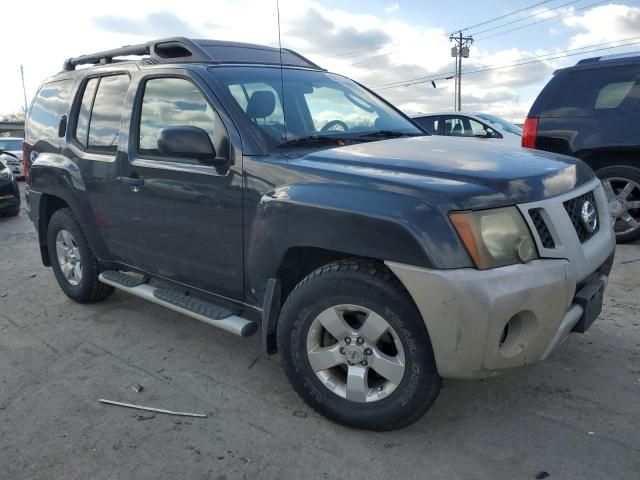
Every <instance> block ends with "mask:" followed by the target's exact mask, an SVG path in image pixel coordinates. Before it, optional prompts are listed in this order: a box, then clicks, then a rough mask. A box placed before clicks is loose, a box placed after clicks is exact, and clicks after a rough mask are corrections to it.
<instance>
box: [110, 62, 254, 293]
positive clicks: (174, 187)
mask: <svg viewBox="0 0 640 480" xmlns="http://www.w3.org/2000/svg"><path fill="white" fill-rule="evenodd" d="M214 102H215V98H214V97H213V94H212V92H211V91H210V90H209V89H208V86H207V85H206V83H204V82H203V81H202V79H201V78H200V77H198V76H197V75H196V74H195V73H193V72H190V71H188V70H166V71H163V70H154V71H153V74H148V75H143V76H141V78H139V79H138V83H137V88H136V97H135V100H134V103H133V115H132V119H131V125H130V128H129V135H130V137H129V142H128V150H129V151H128V156H127V158H123V160H122V162H121V163H120V176H121V181H122V182H124V184H126V185H127V188H125V189H124V192H123V194H122V195H121V196H120V197H119V198H118V199H117V201H118V202H119V204H120V207H121V211H122V212H123V215H122V217H121V220H122V227H123V229H122V232H123V235H125V237H123V239H122V240H123V244H126V249H127V252H126V258H125V260H126V262H127V263H128V264H130V265H132V266H135V267H137V268H139V269H142V270H144V271H147V272H150V273H152V274H155V275H159V276H162V277H165V278H168V279H170V280H173V281H176V282H179V283H182V284H184V285H188V286H192V287H196V288H199V289H203V290H206V291H209V292H214V293H221V294H223V295H226V296H230V297H233V298H239V297H240V296H241V294H242V282H243V276H242V272H243V258H242V245H243V242H242V165H241V154H240V148H239V145H234V144H233V143H232V142H231V141H230V139H229V133H228V128H227V126H225V124H224V123H223V121H222V119H221V117H220V115H219V114H218V112H217V108H220V106H219V105H218V104H217V103H214ZM187 125H190V126H196V127H199V128H202V129H203V130H205V131H206V132H207V133H208V134H209V136H210V137H211V140H212V143H213V145H214V147H215V149H216V152H217V156H224V157H227V158H228V159H229V162H228V164H227V165H226V166H224V167H214V166H211V165H204V164H202V163H200V162H198V161H197V160H195V159H194V160H190V159H185V158H174V157H170V156H166V155H163V154H162V153H161V152H160V151H159V149H158V135H159V133H160V131H161V130H162V129H163V128H164V127H170V126H187ZM231 128H232V127H231ZM236 154H237V155H236ZM234 159H235V161H234ZM237 159H240V160H239V161H237Z"/></svg>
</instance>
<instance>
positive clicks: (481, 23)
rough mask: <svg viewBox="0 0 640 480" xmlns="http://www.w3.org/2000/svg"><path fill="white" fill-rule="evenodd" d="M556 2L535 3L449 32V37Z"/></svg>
mask: <svg viewBox="0 0 640 480" xmlns="http://www.w3.org/2000/svg"><path fill="white" fill-rule="evenodd" d="M554 1H556V0H545V1H543V2H538V3H534V4H533V5H529V6H527V7H522V8H520V9H518V10H514V11H513V12H509V13H505V14H504V15H500V16H499V17H493V18H490V19H488V20H484V21H483V22H480V23H476V24H475V25H471V26H470V27H465V28H461V29H460V30H454V31H452V32H449V33H448V34H447V35H453V34H454V33H456V32H458V31H461V32H464V31H466V30H471V29H472V28H476V27H480V26H482V25H486V24H488V23H493V22H495V21H496V20H502V19H503V18H507V17H510V16H511V15H516V14H518V13H522V12H526V11H527V10H531V9H532V8H536V7H539V6H541V5H544V4H545V3H551V2H554Z"/></svg>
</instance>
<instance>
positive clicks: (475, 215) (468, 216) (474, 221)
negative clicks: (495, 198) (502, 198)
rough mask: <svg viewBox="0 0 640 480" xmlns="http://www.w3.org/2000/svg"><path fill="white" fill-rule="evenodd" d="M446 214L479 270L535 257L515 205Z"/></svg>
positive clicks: (527, 232) (528, 233)
mask: <svg viewBox="0 0 640 480" xmlns="http://www.w3.org/2000/svg"><path fill="white" fill-rule="evenodd" d="M449 218H450V219H451V222H452V223H453V226H454V227H455V229H456V231H457V232H458V235H460V238H461V239H462V242H463V243H464V245H465V247H466V248H467V251H468V252H469V255H471V258H472V259H473V261H474V262H475V264H476V266H477V267H478V268H479V269H481V270H486V269H488V268H496V267H503V266H505V265H513V264H514V263H518V262H522V263H526V262H530V261H531V260H534V259H536V258H538V252H537V250H536V246H535V244H534V243H533V238H532V237H531V232H530V231H529V228H528V227H527V224H526V223H525V221H524V219H523V218H522V215H520V212H519V211H518V209H517V208H516V207H504V208H495V209H492V210H481V211H477V212H453V213H450V214H449Z"/></svg>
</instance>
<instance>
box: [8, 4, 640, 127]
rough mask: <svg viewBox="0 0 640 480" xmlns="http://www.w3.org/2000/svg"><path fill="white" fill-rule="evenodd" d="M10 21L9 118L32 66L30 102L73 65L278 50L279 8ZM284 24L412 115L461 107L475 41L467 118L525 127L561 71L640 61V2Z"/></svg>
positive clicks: (457, 9) (313, 11)
mask: <svg viewBox="0 0 640 480" xmlns="http://www.w3.org/2000/svg"><path fill="white" fill-rule="evenodd" d="M534 4H535V5H537V6H536V7H534V8H527V7H531V6H532V5H534ZM3 10H4V13H5V15H4V19H5V22H3V38H4V39H5V40H4V42H5V43H4V44H5V51H3V53H2V56H1V57H0V58H1V59H2V65H3V66H4V69H5V70H4V72H3V75H2V76H0V116H1V115H3V114H7V113H11V112H17V111H18V110H19V109H20V108H21V106H22V105H23V103H24V102H23V95H22V87H21V82H20V64H23V65H24V69H25V77H26V90H27V97H28V101H29V102H30V101H31V97H32V95H33V94H34V93H35V91H36V89H37V87H38V85H39V84H40V82H41V81H42V80H43V79H44V78H45V77H46V76H48V75H51V74H53V73H55V72H57V71H59V70H60V68H61V66H62V62H63V60H64V59H65V58H66V57H70V56H76V55H79V54H83V53H89V52H91V51H99V50H104V49H108V48H113V47H116V46H120V45H126V44H131V43H140V42H144V41H145V40H148V39H151V38H162V37H167V36H175V35H183V36H192V37H197V38H215V39H222V40H236V41H245V42H253V43H262V44H268V45H274V46H275V45H277V42H278V31H277V15H276V2H275V0H213V1H209V2H203V1H201V0H180V1H179V2H176V1H175V0H153V1H147V0H139V1H135V2H134V1H131V0H127V1H124V0H109V1H103V2H87V1H86V0H84V1H65V0H59V1H56V2H51V1H42V2H36V1H33V0H22V1H20V2H17V1H11V2H7V4H6V5H4V9H3ZM7 10H8V13H7ZM517 10H522V11H520V12H519V13H515V14H513V13H512V12H514V11H517ZM497 17H503V18H500V19H497V20H494V21H489V22H487V21H488V20H492V19H495V18H497ZM25 18H28V21H22V20H21V19H25ZM280 19H281V25H282V44H283V47H288V48H292V49H295V50H297V51H299V52H300V53H302V54H303V55H305V56H307V57H309V58H310V59H311V60H313V61H315V62H316V63H318V64H320V65H321V66H323V67H325V68H327V69H329V70H331V71H334V72H338V73H341V74H345V75H347V76H349V77H351V78H354V79H356V80H358V81H360V82H362V83H364V84H365V85H367V86H369V87H376V88H377V90H376V91H377V92H378V93H379V94H381V95H383V96H384V97H386V98H387V99H388V100H390V101H391V102H393V103H395V104H396V105H397V106H399V107H400V108H401V109H403V110H404V111H405V112H406V113H409V114H414V113H421V112H429V111H440V110H449V109H451V108H452V106H453V81H452V80H446V79H444V78H445V77H447V76H449V75H450V74H451V72H452V70H453V69H454V62H453V58H451V52H450V49H451V44H450V42H449V40H448V35H447V34H448V33H450V32H453V31H457V30H459V29H466V30H464V33H465V34H473V37H474V38H475V43H474V45H473V46H472V48H471V52H470V58H468V59H465V60H464V64H463V71H467V72H468V73H467V74H465V75H463V89H462V91H463V109H465V110H468V111H485V112H490V113H494V114H497V115H501V116H504V117H506V118H509V119H512V120H515V121H522V119H523V118H524V117H525V116H526V113H527V111H528V109H529V107H530V105H531V102H532V101H533V99H534V98H535V96H536V95H537V93H538V91H539V90H540V88H542V86H543V85H544V84H545V83H546V82H547V81H548V80H549V78H550V76H551V74H552V72H553V70H555V69H556V68H558V67H561V66H565V65H572V64H574V63H575V62H576V61H578V60H579V59H580V58H585V57H589V56H598V55H605V54H613V53H622V52H627V51H633V50H640V0H619V1H599V0H574V1H570V0H550V1H541V0H482V1H480V2H479V1H476V0H473V1H470V0H462V1H457V2H446V1H442V0H439V1H433V0H404V1H403V0H398V1H389V0H366V1H349V0H318V1H310V0H281V1H280ZM628 44H633V45H628ZM619 45H626V46H622V47H619ZM610 47H616V48H610ZM596 48H598V49H603V48H607V49H606V50H600V51H593V50H594V49H596ZM589 50H591V53H589ZM566 55H571V56H569V57H566ZM540 58H543V59H546V60H544V61H542V62H539V61H534V60H538V59H540ZM513 64H520V65H517V66H513ZM505 66H506V67H508V68H502V67H505ZM432 78H435V79H436V80H435V83H436V86H437V88H433V85H432V84H431V79H432ZM418 82H421V83H418ZM407 84H410V85H407ZM405 85H406V86H405Z"/></svg>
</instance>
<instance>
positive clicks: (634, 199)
mask: <svg viewBox="0 0 640 480" xmlns="http://www.w3.org/2000/svg"><path fill="white" fill-rule="evenodd" d="M596 175H597V176H598V178H600V180H602V184H603V186H604V188H605V193H606V194H607V198H608V200H609V206H610V212H611V215H612V216H613V217H614V218H615V222H614V230H615V232H616V242H617V243H629V242H633V241H634V240H638V239H639V238H640V169H638V168H635V167H629V166H626V165H619V166H612V167H605V168H602V169H600V170H598V171H597V172H596Z"/></svg>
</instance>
